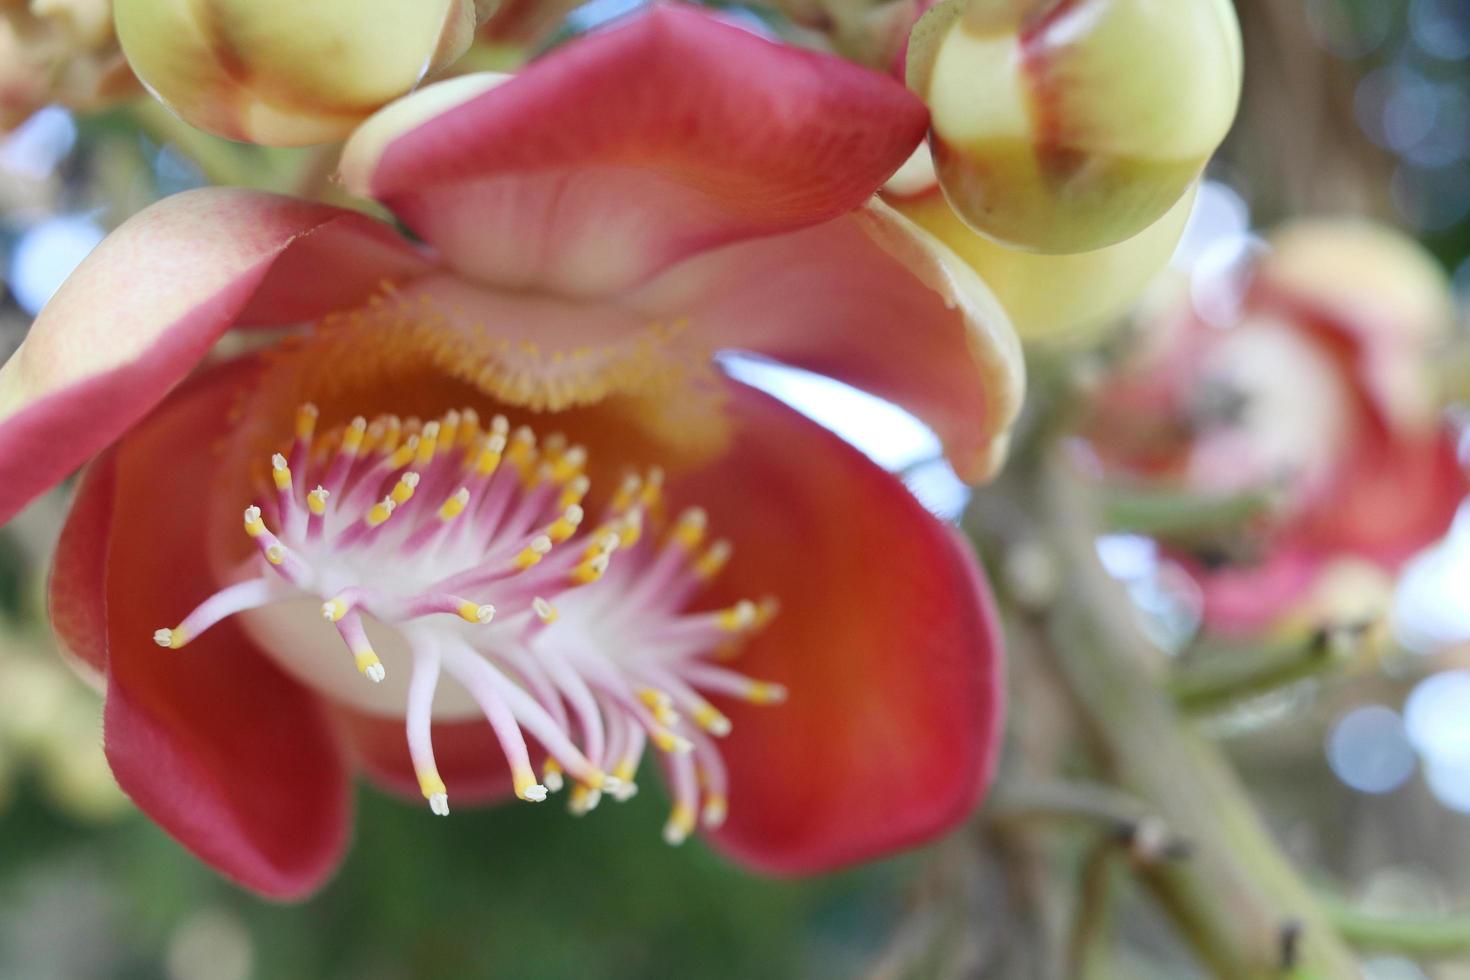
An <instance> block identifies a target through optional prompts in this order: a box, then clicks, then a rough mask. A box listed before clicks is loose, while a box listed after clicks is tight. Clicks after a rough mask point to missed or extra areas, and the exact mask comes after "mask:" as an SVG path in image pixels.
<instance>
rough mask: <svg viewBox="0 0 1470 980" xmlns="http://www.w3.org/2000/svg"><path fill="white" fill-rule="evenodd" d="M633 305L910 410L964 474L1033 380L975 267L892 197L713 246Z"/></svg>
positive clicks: (997, 454)
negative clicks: (890, 203)
mask: <svg viewBox="0 0 1470 980" xmlns="http://www.w3.org/2000/svg"><path fill="white" fill-rule="evenodd" d="M629 302H630V305H640V304H641V305H643V306H644V307H645V308H652V309H657V310H660V311H662V312H664V313H665V314H666V315H668V316H670V317H677V316H680V315H682V316H686V317H688V318H689V320H690V326H689V330H690V333H691V334H692V335H693V336H695V337H697V338H698V339H699V341H700V342H701V343H704V344H706V345H708V346H709V347H711V348H713V349H733V350H742V351H753V352H755V353H758V354H764V355H767V356H769V357H772V358H775V359H776V360H778V361H782V362H784V363H787V364H791V365H794V366H796V367H802V368H806V369H808V370H811V371H816V372H819V373H821V374H826V375H829V376H830V377H833V378H837V379H838V380H840V381H844V382H846V383H848V384H850V385H853V386H855V387H858V388H862V389H863V390H865V391H870V392H872V393H873V394H875V395H878V396H879V397H881V398H886V399H888V400H889V401H892V402H894V403H896V404H898V405H900V406H902V407H903V408H905V409H907V410H908V411H910V412H912V413H913V414H914V415H916V416H918V417H919V419H921V420H922V421H923V422H925V423H926V424H928V425H929V426H930V427H931V428H933V429H934V430H935V432H936V433H938V435H939V437H940V439H941V440H942V441H943V443H944V446H945V450H946V453H947V454H948V456H949V458H950V461H951V462H952V463H953V464H954V466H955V468H956V470H957V471H958V472H959V473H960V475H961V476H962V477H964V478H965V479H967V480H970V481H972V482H975V481H979V480H983V479H986V478H988V477H989V476H990V475H991V474H992V473H993V472H994V470H995V469H996V468H997V467H998V466H999V464H1000V462H1001V461H1002V460H1003V458H1004V453H1005V448H1006V445H1007V442H1006V433H1007V431H1008V430H1009V428H1010V425H1011V423H1012V421H1014V419H1015V416H1016V414H1017V412H1019V410H1020V407H1021V393H1022V389H1023V388H1024V386H1025V372H1024V369H1023V365H1022V362H1021V347H1020V343H1019V341H1018V340H1017V339H1016V335H1015V333H1014V332H1013V331H1012V329H1011V325H1010V321H1009V320H1008V319H1007V318H1006V315H1005V313H1004V311H1002V310H1001V308H1000V306H999V304H997V303H996V301H995V298H994V297H993V296H992V295H991V293H990V291H989V290H988V289H987V288H986V287H985V285H984V284H983V283H982V282H980V280H979V279H978V278H977V277H976V276H975V274H974V273H973V272H971V271H970V270H969V269H968V268H967V267H965V266H964V265H963V263H961V262H960V261H959V260H958V259H956V258H955V257H954V256H953V254H952V253H950V252H949V250H948V249H946V248H944V247H943V246H940V245H938V244H937V243H936V242H934V240H933V239H931V238H930V237H929V236H928V235H926V234H925V233H924V232H922V231H921V230H919V229H918V228H917V227H916V226H914V224H913V223H912V222H910V221H909V220H908V219H907V218H904V217H903V216H901V215H899V214H897V213H896V212H894V211H893V210H892V209H891V208H889V207H887V206H886V205H883V204H880V203H877V202H873V203H871V204H869V205H868V206H867V207H864V208H862V209H860V210H858V211H856V212H854V213H853V214H850V215H843V216H842V217H841V218H838V219H837V220H834V221H829V222H826V223H825V224H822V225H820V226H818V227H815V228H808V229H805V230H803V231H799V232H794V233H792V234H787V235H776V236H771V237H767V238H761V239H757V240H753V241H749V242H741V243H739V244H736V245H731V246H728V247H726V248H722V249H718V250H716V251H713V252H708V253H705V254H704V255H700V256H698V257H696V258H694V259H692V260H690V261H689V262H686V263H683V264H681V265H679V266H677V267H675V268H674V269H672V270H670V271H669V272H668V274H667V275H665V276H662V277H660V279H658V280H657V281H655V282H653V283H650V284H649V287H648V289H647V290H644V291H642V292H640V293H639V294H637V295H635V296H633V297H631V298H630V301H629Z"/></svg>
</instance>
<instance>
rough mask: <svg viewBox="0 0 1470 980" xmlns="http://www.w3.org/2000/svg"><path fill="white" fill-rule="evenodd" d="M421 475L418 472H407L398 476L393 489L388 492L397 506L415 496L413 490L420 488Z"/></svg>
mask: <svg viewBox="0 0 1470 980" xmlns="http://www.w3.org/2000/svg"><path fill="white" fill-rule="evenodd" d="M418 485H419V475H418V474H417V473H405V474H403V475H402V476H400V477H399V478H398V482H397V483H395V484H394V485H393V491H392V492H391V493H389V494H388V497H389V499H390V500H392V501H393V505H394V506H395V507H401V506H403V505H404V504H406V503H408V501H409V500H411V499H412V498H413V492H414V491H415V490H417V489H418Z"/></svg>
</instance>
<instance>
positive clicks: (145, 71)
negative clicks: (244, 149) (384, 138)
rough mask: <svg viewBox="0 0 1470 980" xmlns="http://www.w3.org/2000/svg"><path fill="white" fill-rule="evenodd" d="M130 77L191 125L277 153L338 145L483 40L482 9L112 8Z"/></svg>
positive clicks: (135, 1)
mask: <svg viewBox="0 0 1470 980" xmlns="http://www.w3.org/2000/svg"><path fill="white" fill-rule="evenodd" d="M115 10H116V16H117V34H118V39H119V40H120V41H121V42H122V47H123V52H124V54H126V55H127V58H128V61H129V62H130V63H131V64H132V66H133V71H134V72H135V73H136V74H137V75H138V77H139V78H140V79H142V81H143V83H144V84H145V85H147V86H148V88H149V89H150V90H151V91H152V92H153V94H154V95H156V96H157V97H158V98H159V100H160V101H162V102H163V103H164V104H165V105H167V106H168V107H169V108H170V109H172V110H173V111H174V112H175V113H177V114H178V115H179V116H181V117H182V118H183V119H185V120H186V121H188V122H189V123H192V124H193V125H195V126H198V127H199V128H200V129H204V130H208V131H209V132H211V133H216V134H218V135H220V136H226V137H229V138H230V139H236V140H245V141H249V142H252V143H263V144H266V145H270V146H303V145H306V144H310V143H323V142H329V141H332V140H338V139H342V138H343V137H345V136H346V135H347V134H348V133H350V132H351V131H352V130H353V128H354V127H355V126H356V125H357V124H358V123H359V122H361V121H362V120H363V119H366V118H367V117H368V116H369V115H371V114H372V113H373V112H374V111H376V110H377V109H379V108H380V107H382V106H383V105H384V104H385V103H387V102H390V101H392V100H393V99H395V98H397V97H398V96H400V95H403V94H404V93H405V92H408V91H409V90H410V89H412V88H413V87H414V86H415V85H417V84H418V83H419V81H420V80H421V79H423V78H424V77H425V75H427V74H430V73H432V72H433V71H435V70H436V69H438V68H441V67H443V66H444V65H447V64H448V63H449V62H451V61H453V60H454V59H455V58H457V57H459V55H460V54H462V53H463V52H464V50H465V49H466V48H467V47H468V46H469V44H470V42H471V41H472V40H473V37H474V28H475V4H474V2H473V0H310V2H303V0H115Z"/></svg>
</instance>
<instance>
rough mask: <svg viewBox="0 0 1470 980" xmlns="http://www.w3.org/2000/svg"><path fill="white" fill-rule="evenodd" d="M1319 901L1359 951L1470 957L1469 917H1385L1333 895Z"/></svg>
mask: <svg viewBox="0 0 1470 980" xmlns="http://www.w3.org/2000/svg"><path fill="white" fill-rule="evenodd" d="M1319 901H1320V902H1321V903H1322V907H1323V909H1324V910H1325V911H1326V913H1327V917H1328V918H1329V919H1331V920H1332V924H1333V925H1334V926H1336V927H1337V929H1338V931H1339V932H1341V933H1342V936H1343V938H1344V939H1346V940H1347V941H1348V942H1350V943H1352V944H1353V945H1354V946H1356V947H1358V948H1359V949H1364V950H1371V951H1373V952H1376V953H1398V954H1401V955H1403V956H1409V957H1413V958H1416V959H1446V958H1449V957H1459V956H1465V955H1467V954H1470V916H1466V915H1457V916H1427V915H1426V916H1417V917H1415V916H1407V915H1392V916H1388V915H1378V914H1375V913H1372V912H1366V911H1364V910H1362V909H1358V908H1354V907H1353V906H1352V905H1350V904H1348V903H1347V902H1345V901H1343V900H1342V899H1341V898H1339V897H1338V896H1335V895H1327V894H1323V895H1322V896H1321V897H1320V898H1319Z"/></svg>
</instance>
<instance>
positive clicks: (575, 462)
mask: <svg viewBox="0 0 1470 980" xmlns="http://www.w3.org/2000/svg"><path fill="white" fill-rule="evenodd" d="M586 465H587V450H586V449H585V448H584V447H582V446H573V447H572V448H571V449H568V450H567V451H566V452H565V453H563V454H561V455H560V456H558V457H557V458H556V459H555V460H554V461H553V462H552V464H551V478H552V479H553V480H555V481H556V482H557V483H565V482H567V481H568V480H570V479H571V478H572V477H574V476H576V475H577V474H579V473H581V472H582V467H584V466H586Z"/></svg>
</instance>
